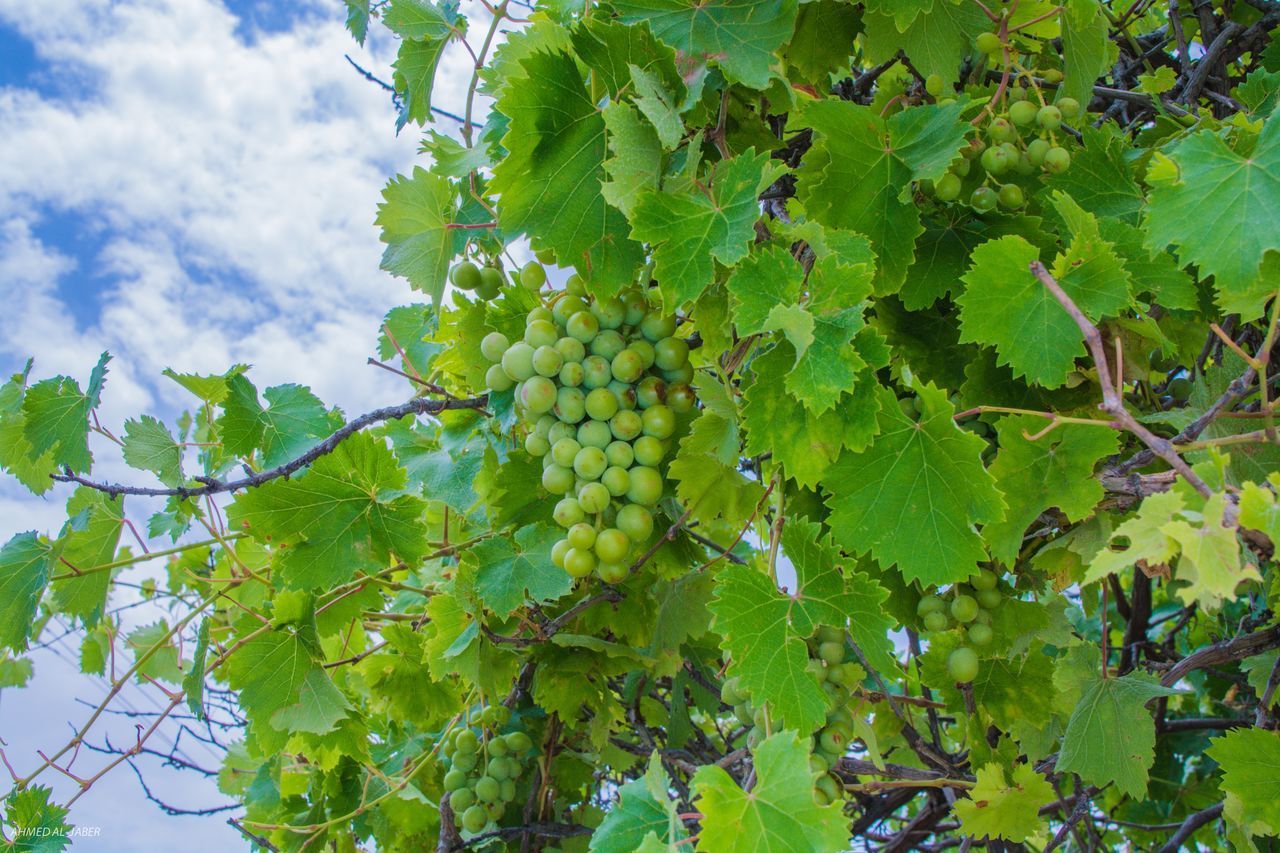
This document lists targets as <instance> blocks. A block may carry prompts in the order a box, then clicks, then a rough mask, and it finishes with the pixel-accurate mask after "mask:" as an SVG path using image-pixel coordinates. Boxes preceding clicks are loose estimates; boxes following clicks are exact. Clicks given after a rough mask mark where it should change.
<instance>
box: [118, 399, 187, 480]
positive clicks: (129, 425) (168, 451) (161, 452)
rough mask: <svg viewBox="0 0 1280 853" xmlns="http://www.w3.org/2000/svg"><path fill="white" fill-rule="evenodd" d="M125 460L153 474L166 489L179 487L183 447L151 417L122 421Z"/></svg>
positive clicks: (145, 416) (144, 416) (166, 429)
mask: <svg viewBox="0 0 1280 853" xmlns="http://www.w3.org/2000/svg"><path fill="white" fill-rule="evenodd" d="M124 461H125V462H127V463H129V464H130V465H132V466H133V467H134V468H141V469H142V470H144V471H151V472H153V473H154V474H155V475H156V476H157V477H158V478H159V479H160V482H161V483H164V484H165V485H166V486H169V487H171V488H173V487H176V486H180V485H182V448H181V447H179V446H178V442H177V441H176V440H175V439H174V437H173V436H172V435H171V434H170V433H169V430H168V428H167V427H165V425H164V424H162V423H160V421H158V420H156V419H155V418H153V417H151V416H150V415H143V416H142V417H141V418H140V419H137V420H129V421H125V425H124Z"/></svg>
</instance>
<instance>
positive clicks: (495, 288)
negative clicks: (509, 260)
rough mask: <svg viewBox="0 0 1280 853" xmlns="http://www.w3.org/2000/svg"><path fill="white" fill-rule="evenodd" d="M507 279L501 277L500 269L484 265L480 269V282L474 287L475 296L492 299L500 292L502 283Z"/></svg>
mask: <svg viewBox="0 0 1280 853" xmlns="http://www.w3.org/2000/svg"><path fill="white" fill-rule="evenodd" d="M506 283H507V280H506V279H505V278H503V277H502V271H501V270H497V269H494V268H493V267H485V268H483V269H482V270H480V284H479V286H478V287H476V296H479V297H480V298H481V299H493V298H495V297H496V296H497V295H498V294H499V293H501V292H502V285H504V284H506Z"/></svg>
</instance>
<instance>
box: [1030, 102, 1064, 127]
mask: <svg viewBox="0 0 1280 853" xmlns="http://www.w3.org/2000/svg"><path fill="white" fill-rule="evenodd" d="M1036 124H1038V125H1040V126H1041V127H1043V128H1044V129H1045V130H1057V129H1058V128H1060V127H1062V110H1060V109H1058V108H1057V107H1055V106H1054V105H1053V104H1047V105H1045V106H1043V107H1041V108H1040V111H1039V112H1037V113H1036Z"/></svg>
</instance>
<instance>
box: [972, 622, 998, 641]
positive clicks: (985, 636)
mask: <svg viewBox="0 0 1280 853" xmlns="http://www.w3.org/2000/svg"><path fill="white" fill-rule="evenodd" d="M968 634H969V642H971V643H973V644H974V645H975V646H989V645H991V641H992V640H993V639H995V632H994V631H992V630H991V626H990V625H984V624H982V623H981V622H975V623H973V624H972V625H970V626H969V631H968Z"/></svg>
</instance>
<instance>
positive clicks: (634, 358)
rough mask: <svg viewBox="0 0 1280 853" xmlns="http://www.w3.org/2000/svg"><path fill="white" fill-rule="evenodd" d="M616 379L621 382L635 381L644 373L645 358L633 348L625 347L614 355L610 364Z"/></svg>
mask: <svg viewBox="0 0 1280 853" xmlns="http://www.w3.org/2000/svg"><path fill="white" fill-rule="evenodd" d="M609 369H610V370H612V371H613V376H614V378H615V379H617V380H619V381H621V382H635V381H636V380H637V379H639V378H640V374H642V373H644V370H645V364H644V359H643V358H641V356H640V353H638V352H636V351H635V350H632V349H624V350H623V351H622V352H620V353H618V354H617V355H615V356H614V357H613V361H612V362H611V363H610V365H609Z"/></svg>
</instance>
